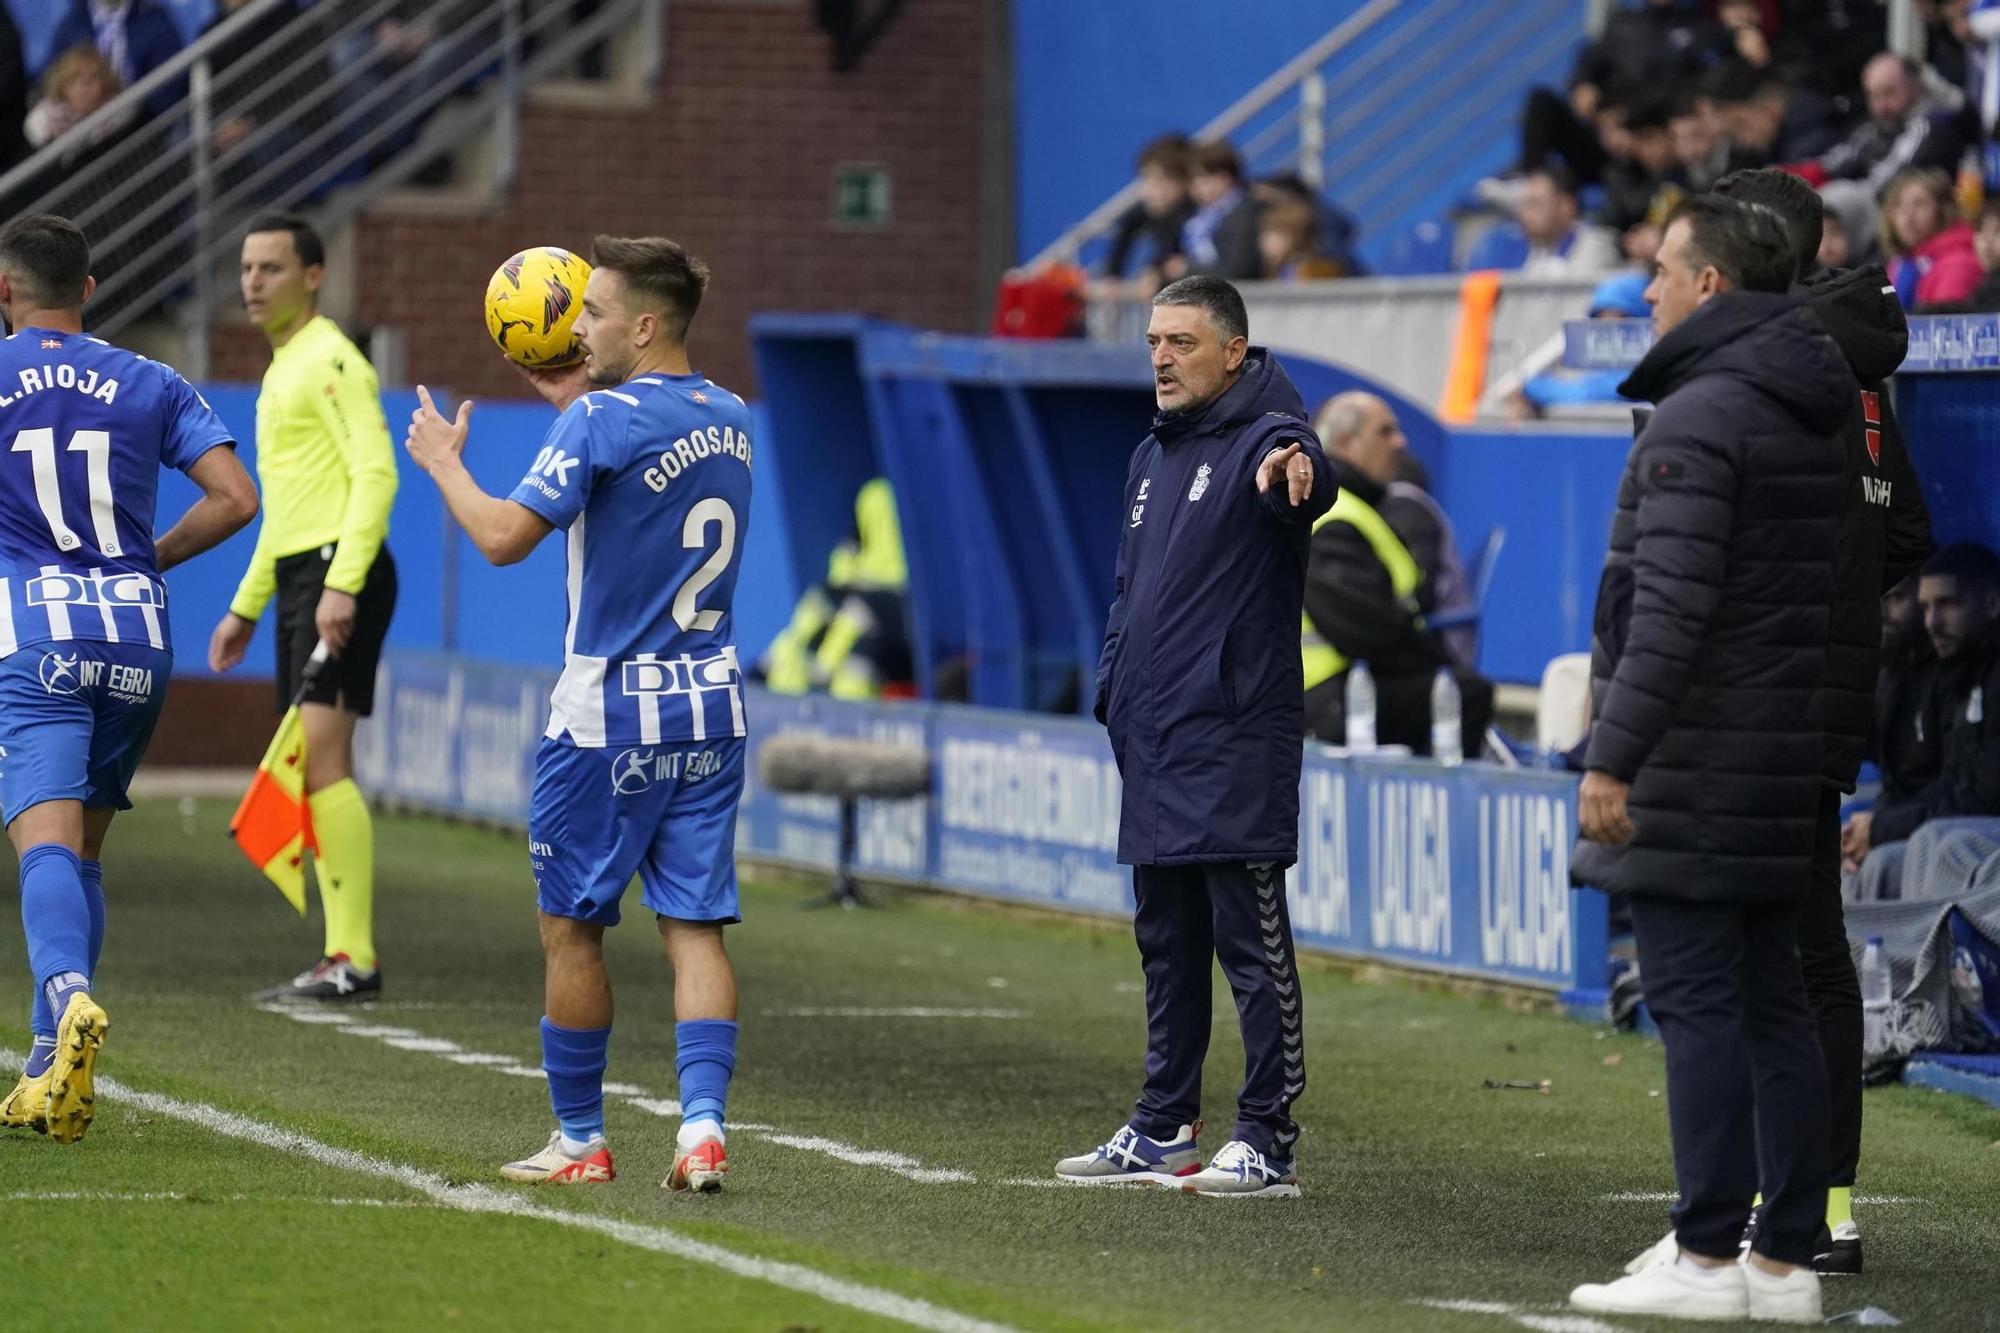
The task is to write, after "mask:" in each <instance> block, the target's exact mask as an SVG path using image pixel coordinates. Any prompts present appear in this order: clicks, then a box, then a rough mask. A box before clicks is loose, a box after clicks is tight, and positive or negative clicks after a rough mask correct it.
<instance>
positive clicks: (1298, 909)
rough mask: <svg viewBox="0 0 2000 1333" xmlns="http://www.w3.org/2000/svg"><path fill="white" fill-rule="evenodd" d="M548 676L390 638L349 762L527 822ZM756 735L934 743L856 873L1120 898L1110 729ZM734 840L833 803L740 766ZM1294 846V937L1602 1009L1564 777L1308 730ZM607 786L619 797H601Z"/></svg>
mask: <svg viewBox="0 0 2000 1333" xmlns="http://www.w3.org/2000/svg"><path fill="white" fill-rule="evenodd" d="M553 683H554V673H553V672H549V671H535V670H530V669H523V668H520V667H514V666H505V665H501V664H497V663H490V662H478V661H473V660H469V659H466V658H461V657H456V656H448V655H437V654H412V653H391V654H390V655H389V657H388V659H387V661H386V662H385V663H384V666H383V669H382V677H381V680H380V683H379V687H378V690H377V705H376V715H375V717H374V718H373V719H372V720H370V721H369V722H367V723H364V724H363V726H362V728H361V733H360V737H359V740H358V743H357V750H356V763H357V768H358V770H359V776H360V778H361V782H362V785H363V786H364V787H366V788H367V789H368V790H369V791H370V792H371V793H373V794H375V795H376V796H378V797H382V798H385V799H388V800H391V801H394V802H399V803H402V804H405V805H408V806H411V807H414V808H418V809H423V810H429V811H437V812H441V813H448V814H455V815H462V816H467V817H472V818H478V819H483V820H490V821H495V822H499V823H504V824H508V825H511V826H515V827H520V826H524V825H525V822H526V818H527V810H528V797H529V792H530V790H531V785H532V780H533V755H534V750H535V746H536V745H537V744H538V742H539V738H540V735H541V730H542V722H543V719H544V718H545V717H546V716H547V710H546V705H545V703H544V700H545V698H546V692H547V690H548V688H549V687H550V686H551V685H552V684H553ZM747 705H748V713H749V719H750V727H751V735H752V745H753V747H754V746H755V744H756V740H757V738H759V737H768V736H771V735H774V734H776V733H778V732H780V731H786V730H808V731H814V732H818V733H821V734H824V735H829V736H841V737H865V738H869V739H874V740H882V741H889V742H893V743H896V744H901V745H915V746H922V747H923V748H925V749H927V750H928V751H929V752H930V754H931V756H932V761H933V766H934V778H933V786H932V794H931V796H930V797H929V798H928V799H922V800H916V801H899V802H867V801H864V802H862V803H861V807H860V811H859V820H858V825H857V834H858V838H857V855H856V869H857V870H858V872H859V873H860V874H862V875H863V876H865V877H872V878H878V879H887V880H897V881H903V882H907V883H913V884H921V885H926V886H929V887H933V888H939V889H948V890H952V891H956V892H961V893H970V894H978V895H981V896H985V897H991V898H998V899H1004V900H1006V901H1010V902H1018V903H1027V904H1032V905H1035V906H1038V907H1047V908H1054V909H1059V910H1065V911H1077V912H1085V913H1093V914H1098V915H1110V916H1122V915H1127V914H1129V913H1130V911H1131V906H1132V896H1131V894H1132V890H1131V877H1130V873H1129V871H1127V870H1126V868H1125V867H1122V866H1120V865H1119V864H1118V861H1117V841H1118V808H1119V796H1120V790H1121V788H1120V783H1119V779H1118V773H1117V768H1116V766H1115V765H1114V763H1113V762H1112V758H1111V752H1110V747H1109V744H1108V743H1107V741H1106V739H1105V735H1104V731H1103V729H1102V728H1100V727H1097V726H1095V725H1093V724H1091V723H1089V722H1085V721H1082V720H1080V719H1075V718H1062V717H1035V716H1029V715H1024V714H1021V713H1008V712H998V711H993V710H988V709H977V708H965V707H956V706H935V705H927V704H851V703H842V702H838V701H834V700H830V699H825V698H803V699H800V698H781V697H778V696H774V695H768V694H765V693H762V692H761V691H755V690H753V691H751V692H750V693H749V697H748V700H747ZM750 770H751V776H750V778H749V780H748V782H747V785H746V788H745V791H744V795H743V805H742V811H741V815H740V818H739V822H738V827H737V850H738V852H739V854H741V855H742V856H744V857H746V858H750V859H754V860H758V861H766V862H771V863H775V864H781V865H787V866H794V867H801V868H807V869H830V868H831V867H832V866H833V865H834V864H835V858H836V855H837V851H838V841H839V806H838V803H837V802H836V801H834V800H833V799H832V798H830V797H798V796H780V795H777V794H775V793H773V792H770V791H767V790H765V789H764V788H763V786H762V785H761V784H760V783H759V782H758V780H757V778H756V764H755V763H754V762H753V763H752V764H751V765H750ZM1300 798H1301V817H1300V838H1299V853H1300V859H1299V864H1298V865H1297V866H1296V867H1295V868H1294V869H1293V870H1292V872H1291V873H1290V875H1289V876H1288V877H1287V891H1288V897H1289V901H1290V907H1291V914H1292V927H1293V931H1294V933H1295V934H1296V936H1297V938H1298V942H1299V944H1300V945H1301V946H1302V947H1304V948H1308V949H1313V950H1318V951H1321V952H1325V953H1330V954H1337V955H1341V956H1343V957H1349V958H1363V959H1377V960H1380V961H1382V962H1387V963H1394V964H1397V965H1399V966H1406V967H1412V968H1418V969H1422V970H1426V971H1435V972H1441V973H1449V974H1453V975H1459V976H1469V977H1477V978H1484V979H1487V980H1492V981H1497V982H1505V983H1510V984H1513V985H1519V986H1526V987H1532V988H1534V989H1537V990H1542V991H1550V992H1555V993H1556V994H1557V995H1558V996H1560V998H1561V999H1562V1001H1563V1002H1564V1003H1565V1004H1567V1005H1569V1006H1571V1007H1572V1008H1574V1009H1576V1010H1577V1011H1579V1012H1586V1013H1592V1014H1601V1013H1602V1010H1603V1003H1604V999H1605V995H1606V988H1607V961H1606V946H1607V922H1606V904H1605V900H1604V898H1603V897H1602V895H1599V894H1596V893H1588V892H1577V891H1574V890H1572V889H1571V888H1570V887H1569V856H1570V848H1571V846H1572V844H1573V842H1574V839H1575V836H1576V785H1575V780H1574V778H1573V777H1570V776H1566V775H1563V774H1558V773H1549V772H1538V771H1528V770H1519V769H1502V768H1497V767H1491V766H1487V765H1483V764H1466V765H1463V766H1460V767H1458V768H1441V767H1439V766H1437V765H1435V764H1431V763H1429V762H1426V761H1421V760H1398V759H1387V758H1380V759H1378V758H1365V759H1364V758H1355V757H1350V756H1344V755H1341V754H1337V753H1335V752H1333V751H1330V750H1328V749H1327V748H1326V747H1324V746H1317V745H1311V746H1308V747H1307V750H1306V757H1305V771H1304V775H1303V778H1302V780H1301V783H1300ZM605 799H607V800H611V799H614V797H613V796H612V794H611V793H608V792H607V793H606V796H605Z"/></svg>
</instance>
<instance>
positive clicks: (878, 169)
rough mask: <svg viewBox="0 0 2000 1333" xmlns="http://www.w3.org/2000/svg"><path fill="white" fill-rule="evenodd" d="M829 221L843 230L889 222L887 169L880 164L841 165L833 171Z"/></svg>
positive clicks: (857, 163)
mask: <svg viewBox="0 0 2000 1333" xmlns="http://www.w3.org/2000/svg"><path fill="white" fill-rule="evenodd" d="M833 220H834V222H836V223H838V224H839V225H840V226H843V227H882V226H887V225H888V222H889V168H887V167H885V166H883V165H882V164H881V163H880V162H842V163H840V164H839V165H838V166H836V167H834V169H833Z"/></svg>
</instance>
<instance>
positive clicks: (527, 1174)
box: [500, 1129, 618, 1185]
mask: <svg viewBox="0 0 2000 1333" xmlns="http://www.w3.org/2000/svg"><path fill="white" fill-rule="evenodd" d="M500 1174H501V1175H503V1176H505V1177H506V1178H507V1179H509V1180H521V1181H526V1182H528V1183H530V1184H534V1185H584V1184H595V1183H597V1182H598V1181H603V1180H613V1179H615V1178H616V1177H617V1174H618V1173H617V1172H616V1171H614V1170H613V1169H612V1167H611V1149H610V1148H609V1147H607V1146H606V1145H605V1142H604V1139H603V1137H602V1136H599V1137H597V1138H594V1139H592V1140H591V1141H590V1142H589V1143H587V1144H585V1145H584V1149H583V1154H582V1155H581V1156H579V1157H572V1156H570V1155H569V1154H568V1153H566V1152H564V1151H563V1146H562V1131H561V1130H560V1129H558V1130H556V1131H554V1132H553V1133H551V1134H550V1135H549V1143H548V1146H547V1147H546V1148H543V1149H542V1150H541V1151H540V1152H538V1153H536V1154H535V1155H534V1156H532V1157H523V1158H522V1159H521V1160H520V1161H518V1162H509V1163H507V1164H506V1165H505V1166H503V1167H501V1168H500Z"/></svg>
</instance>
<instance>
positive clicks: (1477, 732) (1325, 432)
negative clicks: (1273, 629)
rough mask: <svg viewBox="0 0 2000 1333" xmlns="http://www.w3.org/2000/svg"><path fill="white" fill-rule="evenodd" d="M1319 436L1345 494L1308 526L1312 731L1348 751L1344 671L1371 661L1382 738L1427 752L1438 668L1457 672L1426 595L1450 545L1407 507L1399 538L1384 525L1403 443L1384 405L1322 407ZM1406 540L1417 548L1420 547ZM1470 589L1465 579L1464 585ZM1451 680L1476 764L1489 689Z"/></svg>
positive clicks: (1305, 632) (1350, 400)
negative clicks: (1428, 619) (1428, 618)
mask: <svg viewBox="0 0 2000 1333" xmlns="http://www.w3.org/2000/svg"><path fill="white" fill-rule="evenodd" d="M1315 430H1316V432H1317V433H1318V435H1319V437H1320V438H1321V439H1322V440H1324V441H1325V442H1326V450H1327V455H1328V456H1329V457H1330V458H1332V459H1333V462H1334V466H1335V468H1336V469H1337V470H1338V472H1339V476H1340V495H1339V497H1338V498H1337V499H1336V500H1335V501H1334V505H1333V508H1332V509H1331V510H1329V511H1327V513H1326V515H1325V516H1324V517H1322V518H1321V519H1320V520H1319V522H1318V523H1316V524H1314V526H1313V536H1312V551H1311V556H1310V558H1309V560H1308V563H1307V566H1306V602H1305V623H1304V624H1303V625H1302V626H1301V640H1300V650H1301V654H1302V657H1303V661H1304V669H1305V690H1306V709H1305V722H1306V731H1307V733H1308V734H1310V735H1314V736H1317V737H1319V738H1320V739H1321V740H1324V741H1328V742H1330V743H1332V744H1335V745H1339V744H1344V743H1345V742H1346V739H1347V703H1346V700H1347V672H1348V668H1349V667H1350V666H1352V665H1353V664H1354V663H1355V662H1366V663H1367V664H1368V669H1369V671H1370V673H1371V674H1372V675H1373V676H1374V678H1375V698H1376V703H1375V735H1376V738H1377V740H1378V741H1380V742H1381V743H1382V744H1384V745H1406V746H1408V747H1409V748H1410V750H1411V751H1412V752H1414V753H1416V754H1429V753H1430V752H1431V744H1430V725H1431V685H1432V682H1433V680H1434V679H1435V677H1436V676H1437V673H1438V670H1439V669H1440V668H1447V669H1454V670H1455V668H1454V662H1453V659H1452V656H1451V654H1450V652H1448V651H1447V649H1446V647H1445V645H1444V643H1443V642H1442V641H1441V640H1440V639H1439V638H1438V636H1437V635H1436V634H1434V633H1432V632H1431V631H1430V630H1429V629H1427V628H1426V627H1425V625H1424V605H1423V602H1424V596H1425V592H1426V585H1429V586H1430V588H1431V590H1432V593H1431V595H1432V596H1433V597H1435V596H1436V590H1437V585H1436V584H1435V582H1434V581H1433V580H1434V579H1435V577H1436V576H1438V575H1439V574H1441V573H1443V572H1444V567H1445V560H1444V553H1443V550H1442V543H1443V542H1444V541H1445V540H1446V537H1445V535H1444V532H1443V530H1442V529H1440V528H1438V527H1437V526H1436V525H1435V524H1426V523H1423V522H1422V516H1421V515H1420V514H1419V513H1418V512H1416V509H1415V507H1413V506H1411V505H1409V504H1408V503H1407V501H1406V502H1405V503H1404V504H1403V505H1402V507H1401V508H1400V511H1399V516H1400V517H1401V518H1402V520H1403V522H1404V525H1405V526H1404V529H1403V531H1398V529H1397V528H1396V527H1395V526H1394V525H1392V524H1391V523H1390V521H1389V514H1390V512H1391V508H1392V505H1391V502H1390V496H1389V487H1390V484H1391V483H1392V482H1394V481H1395V480H1396V476H1397V473H1398V470H1399V464H1400V461H1401V458H1402V455H1403V450H1404V445H1405V440H1404V438H1403V431H1402V427H1401V426H1399V425H1398V424H1397V422H1396V415H1395V413H1394V412H1393V411H1391V410H1390V408H1389V405H1388V404H1387V403H1385V402H1383V401H1382V400H1381V399H1380V398H1378V397H1376V396H1375V395H1374V394H1370V393H1359V392H1355V393H1343V394H1340V395H1338V396H1336V397H1334V398H1332V399H1330V400H1329V401H1328V402H1327V403H1326V405H1325V406H1323V407H1321V408H1320V410H1319V415H1318V417H1317V418H1316V420H1315ZM1405 532H1408V533H1409V534H1410V535H1411V536H1413V537H1415V538H1416V539H1417V546H1416V547H1414V548H1413V547H1412V546H1411V545H1410V543H1409V542H1408V541H1406V540H1405V537H1404V533H1405ZM1419 551H1421V552H1422V553H1423V554H1422V557H1421V558H1420V557H1419V554H1418V552H1419ZM1424 561H1428V562H1429V563H1428V565H1426V564H1425V563H1424ZM1453 563H1454V564H1455V563H1456V560H1455V554H1454V559H1453ZM1446 582H1447V584H1448V583H1449V582H1450V579H1449V576H1448V575H1447V576H1446ZM1463 582H1464V575H1463V573H1462V572H1461V573H1460V574H1459V575H1458V583H1459V584H1460V585H1462V584H1463ZM1447 591H1449V589H1447ZM1455 674H1456V675H1457V677H1458V681H1459V691H1460V698H1461V706H1460V707H1461V716H1462V718H1463V721H1464V738H1463V744H1464V753H1466V754H1478V753H1479V752H1480V747H1481V745H1482V744H1483V742H1484V738H1485V735H1486V724H1487V722H1488V721H1489V720H1490V719H1491V716H1492V711H1493V687H1492V685H1491V684H1490V683H1489V682H1487V681H1485V680H1483V679H1481V678H1480V677H1478V676H1476V675H1473V674H1471V673H1470V672H1468V671H1459V670H1455Z"/></svg>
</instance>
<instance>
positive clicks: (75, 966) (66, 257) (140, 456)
mask: <svg viewBox="0 0 2000 1333" xmlns="http://www.w3.org/2000/svg"><path fill="white" fill-rule="evenodd" d="M95 285H96V284H95V282H94V280H93V279H92V278H91V276H90V246H89V243H88V242H86V241H85V240H84V236H83V233H82V231H80V230H79V229H78V228H77V227H76V225H75V224H74V223H72V222H70V221H68V220H67V219H65V218H59V217H53V216H49V215H46V214H42V215H32V216H28V217H23V218H18V219H16V220H15V221H13V222H11V223H9V224H7V226H6V227H5V229H4V230H0V313H3V314H4V315H5V316H6V320H7V327H8V328H9V329H11V330H12V333H11V334H10V336H9V337H8V338H7V339H6V340H5V341H4V342H0V811H4V813H5V817H6V820H7V836H8V838H9V839H10V840H11V841H12V842H13V844H14V850H15V852H16V853H18V854H19V856H20V858H21V921H22V925H23V926H24V927H25V928H26V931H27V937H28V964H29V967H30V968H31V970H32V971H33V973H34V981H35V992H34V1002H33V1007H32V1011H31V1015H30V1027H31V1028H32V1030H33V1034H34V1045H33V1047H32V1048H31V1050H30V1052H29V1056H28V1062H27V1067H26V1069H25V1071H24V1072H23V1074H22V1076H21V1080H20V1082H19V1083H18V1084H17V1085H16V1086H15V1088H14V1090H13V1092H11V1093H9V1094H8V1096H7V1097H6V1099H5V1100H4V1101H0V1123H4V1124H6V1125H9V1126H16V1127H25V1128H33V1129H39V1130H43V1131H45V1132H46V1133H47V1134H48V1135H49V1136H50V1137H51V1138H53V1139H55V1140H56V1141H57V1142H58V1143H73V1142H75V1141H76V1140H77V1139H78V1138H80V1137H82V1135H83V1133H84V1131H85V1130H86V1129H88V1128H89V1127H90V1119H91V1112H92V1109H93V1107H92V1089H91V1083H92V1069H93V1066H94V1064H95V1061H96V1058H97V1051H98V1049H99V1047H100V1046H102V1044H103V1042H104V1034H105V1031H106V1029H107V1028H108V1026H109V1022H108V1020H107V1018H106V1016H105V1012H104V1008H103V1006H102V1005H100V1004H99V1003H98V1002H97V1000H96V999H95V998H94V996H93V980H92V978H93V976H94V975H95V973H96V970H97V957H98V951H99V950H100V949H101V948H102V947H103V943H104V887H103V872H102V868H101V863H100V861H99V857H100V855H101V854H102V851H103V847H104V836H105V833H106V831H107V830H108V829H109V827H110V825H111V817H112V815H114V814H115V813H117V812H118V811H120V810H128V809H130V808H131V805H132V803H131V802H130V801H129V800H127V799H126V795H125V791H126V787H127V786H128V785H129V784H130V782H131V780H132V773H133V771H134V770H135V769H137V768H138V766H139V759H140V757H141V756H142V755H143V754H144V753H145V750H146V743H147V741H148V740H150V739H151V738H152V734H153V724H154V722H155V721H156V720H157V719H158V717H159V715H160V705H161V703H162V702H163V701H164V699H165V697H166V690H167V674H168V672H169V671H170V670H171V669H172V666H173V654H172V645H171V644H170V643H169V642H168V635H167V589H166V585H165V584H164V583H163V582H161V579H160V575H161V573H162V572H163V571H165V570H167V569H170V568H172V567H173V566H175V565H177V564H179V563H180V562H181V561H183V560H186V559H188V558H189V557H190V556H193V555H197V554H199V553H201V552H202V551H205V550H207V549H208V548H210V547H211V546H214V545H215V544H216V543H217V542H220V541H222V540H223V539H224V538H226V537H228V536H229V535H230V534H231V533H233V532H235V531H236V530H237V529H239V528H241V527H243V526H244V525H245V524H246V523H248V522H250V520H251V519H253V518H255V517H256V516H257V488H256V486H255V485H253V484H252V483H251V481H250V475H249V473H247V472H245V471H244V470H243V465H242V464H241V463H240V462H238V461H237V459H236V450H235V448H234V444H235V441H234V440H233V439H232V437H231V436H230V433H229V429H228V427H226V426H224V425H223V424H222V422H221V421H219V420H218V419H217V418H216V415H215V413H214V412H212V411H210V410H209V406H208V404H207V403H206V402H204V401H203V400H202V397H201V395H200V394H198V393H196V392H195V390H194V388H193V386H192V385H190V384H189V383H188V382H187V381H186V380H184V379H182V378H181V377H180V376H179V375H177V374H175V373H174V372H173V371H172V370H171V369H169V368H168V367H166V366H163V365H161V364H159V363H158V362H156V361H148V360H147V359H146V358H145V357H142V356H137V355H135V354H133V353H131V352H127V351H124V350H122V349H120V348H116V347H113V346H111V345H110V344H108V343H106V342H103V341H101V340H100V339H97V338H92V337H90V336H88V335H86V334H85V333H84V332H83V303H84V302H85V301H86V300H87V299H89V296H90V292H91V289H92V288H93V287H94V286H95ZM162 467H170V468H174V469H176V470H178V471H181V472H185V473H187V475H188V476H189V477H191V478H192V479H193V480H194V482H195V484H196V485H198V486H200V487H201V490H202V498H201V499H199V500H197V501H196V502H195V503H194V505H193V507H192V508H190V509H189V510H188V511H187V513H186V514H185V515H184V516H183V517H182V518H181V521H180V522H178V523H176V524H175V525H174V526H173V527H172V528H171V529H170V530H168V531H167V532H166V533H165V534H163V535H162V536H161V537H160V538H159V539H158V540H157V541H155V540H154V537H153V511H154V502H155V499H156V496H157V492H158V488H159V479H160V469H161V468H162Z"/></svg>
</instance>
